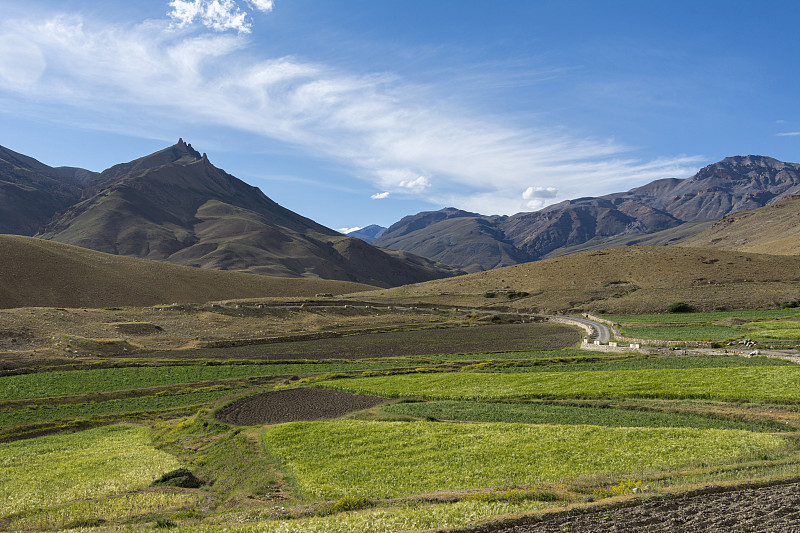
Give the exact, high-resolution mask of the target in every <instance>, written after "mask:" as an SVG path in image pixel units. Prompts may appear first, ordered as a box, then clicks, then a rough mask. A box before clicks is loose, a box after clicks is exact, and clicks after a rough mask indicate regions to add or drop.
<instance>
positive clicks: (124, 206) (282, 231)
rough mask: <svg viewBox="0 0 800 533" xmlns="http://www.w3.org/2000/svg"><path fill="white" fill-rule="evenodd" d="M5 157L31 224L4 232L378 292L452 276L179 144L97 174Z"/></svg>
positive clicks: (7, 227) (446, 269) (441, 267)
mask: <svg viewBox="0 0 800 533" xmlns="http://www.w3.org/2000/svg"><path fill="white" fill-rule="evenodd" d="M6 153H9V154H12V155H13V156H14V157H15V159H13V161H12V162H10V163H6V165H7V166H8V167H10V168H11V169H12V170H13V172H12V171H9V172H3V174H2V176H3V177H2V179H3V180H5V181H3V182H0V185H2V186H5V185H4V184H6V183H9V184H10V185H8V186H6V188H8V189H9V190H12V191H13V192H14V194H17V195H19V194H28V195H29V196H31V200H30V201H28V202H26V205H32V206H35V208H31V213H30V215H29V216H28V219H30V221H29V222H27V223H26V224H25V225H22V224H19V223H17V224H15V225H13V224H6V225H5V226H3V227H2V229H0V231H3V232H6V233H16V234H27V235H31V234H34V233H35V232H36V231H37V230H38V231H39V234H38V235H37V236H39V237H41V238H44V239H49V240H54V241H58V242H62V243H67V244H73V245H76V246H81V247H84V248H90V249H92V250H97V251H101V252H107V253H112V254H118V255H126V256H133V257H140V258H146V259H155V260H159V261H168V262H171V263H176V264H180V265H187V266H194V267H201V268H210V269H219V270H237V271H243V272H249V273H256V274H268V275H275V276H285V277H312V278H313V277H319V278H323V279H336V280H344V281H354V282H361V283H368V284H371V285H376V286H383V287H386V286H393V285H401V284H406V283H415V282H419V281H426V280H430V279H436V278H439V277H442V276H448V275H454V274H457V273H459V272H458V271H457V270H455V269H453V268H450V267H447V266H445V265H437V264H435V263H433V262H432V261H430V260H427V259H424V258H422V257H415V256H414V255H413V254H409V253H405V252H399V251H395V250H381V249H378V248H375V247H373V246H371V245H369V244H366V243H364V242H363V241H360V240H358V239H353V238H351V237H345V236H343V235H341V234H340V233H338V232H336V231H334V230H332V229H329V228H326V227H325V226H322V225H320V224H317V223H316V222H314V221H313V220H310V219H308V218H305V217H303V216H300V215H298V214H297V213H294V212H292V211H290V210H288V209H285V208H283V207H281V206H280V205H278V204H277V203H275V202H273V201H272V200H270V199H269V198H268V197H267V196H265V195H264V194H263V193H262V192H261V191H260V190H259V189H257V188H256V187H252V186H250V185H247V184H246V183H244V182H243V181H241V180H239V179H237V178H235V177H233V176H231V175H230V174H227V173H226V172H224V171H222V170H220V169H218V168H216V167H215V166H213V165H212V164H211V163H210V162H209V160H208V158H207V157H206V156H205V154H203V155H201V154H200V153H199V152H197V151H196V150H194V149H193V148H192V147H191V145H188V144H186V143H184V142H183V140H180V141H179V142H178V143H177V144H176V145H174V146H171V147H169V148H166V149H164V150H161V151H159V152H156V153H154V154H151V155H148V156H146V157H143V158H140V159H137V160H135V161H131V162H129V163H124V164H120V165H116V166H113V167H111V168H109V169H108V170H106V171H104V172H102V173H101V174H99V175H98V174H93V173H88V172H86V171H80V170H77V169H50V168H49V167H46V166H44V165H41V163H38V162H36V161H34V160H32V159H30V158H26V157H25V156H20V155H19V154H14V153H13V152H10V151H8V152H0V155H4V154H6ZM7 158H8V159H11V156H7ZM17 169H21V170H17ZM6 175H8V176H9V177H8V178H7V177H6ZM19 176H21V177H19ZM22 178H25V181H24V182H23V181H22ZM12 179H14V180H16V181H12ZM17 182H21V184H20V183H17ZM11 187H15V188H16V189H19V190H20V191H21V192H19V193H17V192H16V189H11ZM0 198H3V199H8V198H11V199H12V200H13V198H12V197H11V196H10V195H9V194H3V195H2V196H0ZM9 201H11V200H9ZM1 205H3V204H2V203H0V206H1ZM9 213H10V215H11V218H13V216H14V215H15V213H14V211H13V210H11V209H9ZM45 223H47V224H46V226H44V227H42V225H43V224H45Z"/></svg>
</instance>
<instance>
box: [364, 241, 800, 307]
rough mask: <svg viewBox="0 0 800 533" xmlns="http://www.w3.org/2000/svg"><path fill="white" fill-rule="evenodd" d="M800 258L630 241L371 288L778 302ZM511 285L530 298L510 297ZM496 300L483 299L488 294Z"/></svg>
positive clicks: (574, 298) (631, 303)
mask: <svg viewBox="0 0 800 533" xmlns="http://www.w3.org/2000/svg"><path fill="white" fill-rule="evenodd" d="M799 279H800V258H798V257H790V256H772V255H763V254H746V253H740V252H729V251H722V250H706V249H698V248H679V247H644V246H630V247H622V248H609V249H606V250H599V251H593V252H584V253H580V254H574V255H569V256H566V257H559V258H554V259H546V260H543V261H536V262H532V263H525V264H521V265H515V266H510V267H505V268H500V269H496V270H491V271H486V272H479V273H475V274H469V275H467V276H459V277H456V278H450V279H443V280H436V281H430V282H425V283H419V284H416V285H409V286H405V287H397V288H394V289H388V290H381V291H373V292H370V293H366V294H368V295H370V296H373V297H376V298H387V299H389V298H394V299H396V300H403V299H407V300H414V299H417V300H419V299H422V300H428V301H431V302H441V303H453V304H457V305H474V306H492V305H509V303H511V304H512V305H514V306H516V307H524V308H531V307H532V308H536V309H538V310H541V311H566V310H570V309H571V310H573V311H576V310H588V311H597V310H606V311H608V312H615V313H620V314H621V313H643V312H664V311H666V308H667V307H668V306H669V304H670V303H674V302H676V301H687V302H689V303H691V304H693V305H695V306H696V307H697V308H698V309H702V310H713V309H714V308H715V307H718V306H723V307H727V308H748V307H749V308H756V307H774V306H775V305H777V304H778V303H780V302H783V301H787V300H791V299H793V298H797V297H800V284H798V283H797V282H798V280H799ZM509 290H515V291H524V292H528V293H530V295H529V296H527V297H524V298H521V299H516V300H513V302H511V301H509V300H508V299H507V298H506V297H505V293H506V292H507V291H509ZM490 291H491V292H496V293H497V296H496V297H495V298H485V297H484V294H485V293H486V292H490Z"/></svg>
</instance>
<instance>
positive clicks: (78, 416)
mask: <svg viewBox="0 0 800 533" xmlns="http://www.w3.org/2000/svg"><path fill="white" fill-rule="evenodd" d="M87 314H91V313H87ZM451 314H453V315H454V314H455V313H451ZM701 315H702V316H701ZM799 315H800V314H798V313H795V312H794V311H792V310H779V311H777V310H776V311H775V312H773V311H754V312H750V311H744V312H724V313H702V314H700V313H694V314H693V313H688V314H670V315H666V319H669V320H666V319H664V320H662V318H663V316H662V315H653V316H651V317H646V319H644V320H638V319H639V318H640V317H615V319H616V320H618V321H619V322H620V323H621V324H622V325H623V328H654V329H655V330H659V331H664V330H668V329H669V328H672V329H674V330H678V329H681V331H683V332H684V333H686V335H685V336H686V337H687V338H689V337H698V336H699V335H707V336H709V335H710V336H713V335H715V334H718V335H719V336H722V335H723V333H722V332H723V331H725V335H726V336H725V337H724V339H728V338H730V337H735V336H737V335H745V334H746V335H748V336H750V337H752V338H768V337H767V336H766V335H770V334H771V333H770V332H774V331H782V332H785V333H784V334H783V335H784V336H783V337H781V338H782V339H785V338H787V336H789V335H791V334H792V333H791V332H793V331H794V330H795V329H800V320H799V319H798V318H797V317H798V316H799ZM654 317H655V318H654ZM728 319H735V320H734V321H732V322H725V323H718V322H721V321H724V320H728ZM231 320H233V319H231ZM453 320H455V319H453ZM467 320H472V319H465V321H467ZM406 322H407V318H406V317H404V318H403V321H399V322H398V325H403V324H405V323H406ZM387 324H388V320H387V318H386V317H382V325H383V327H385V326H386V325H387ZM350 325H351V324H350V323H348V327H349V326H350ZM264 327H265V328H269V327H270V326H269V325H267V326H264ZM692 328H694V329H696V330H697V331H696V332H691V333H690V331H693V329H692ZM386 330H387V331H385V332H383V333H369V334H361V335H345V336H342V337H334V338H325V339H317V340H303V341H295V342H280V343H273V344H253V345H246V346H238V347H233V348H213V349H212V348H204V349H186V350H180V351H176V350H173V349H165V350H163V351H160V352H158V351H156V352H149V353H146V354H141V355H137V354H135V353H123V354H115V355H113V356H105V357H97V356H91V355H83V354H72V355H71V356H69V357H70V359H64V362H63V363H60V364H63V365H65V367H67V368H69V366H66V365H70V364H72V363H75V364H82V365H84V367H85V369H84V370H53V371H42V370H41V369H39V368H35V367H34V366H33V365H32V366H31V367H30V369H32V370H35V371H33V372H31V373H28V374H19V375H6V376H2V377H0V471H2V472H3V474H2V475H0V530H12V531H57V530H62V529H77V530H84V529H85V530H87V531H88V530H91V531H132V532H135V531H143V530H152V529H153V528H154V527H155V528H156V529H158V530H165V531H166V530H169V531H176V532H184V531H186V532H188V531H208V532H216V531H219V532H222V531H231V530H235V531H254V532H255V531H260V532H276V533H277V532H283V533H287V532H319V533H323V532H327V533H334V532H347V533H353V532H355V533H358V532H363V533H374V532H386V533H389V532H395V531H418V530H427V529H434V530H437V529H443V528H444V529H446V528H460V527H467V526H470V525H475V524H480V523H485V522H489V521H493V520H497V519H498V518H499V517H503V516H507V515H514V514H518V513H541V512H547V511H551V510H560V509H564V508H568V507H570V506H574V505H579V504H585V503H588V502H591V501H594V500H601V501H605V499H606V498H609V497H613V498H626V497H628V496H629V495H630V494H631V491H632V488H633V487H636V488H637V490H638V491H644V493H645V495H646V496H647V497H650V496H658V495H661V494H664V493H667V492H669V491H673V490H684V489H685V488H688V487H694V486H696V485H698V484H700V485H702V484H704V483H724V482H734V481H738V482H741V481H746V480H751V479H781V478H790V477H796V476H800V453H798V452H800V449H799V448H798V442H799V441H798V432H800V367H798V366H797V365H796V364H794V363H791V362H788V361H784V360H780V359H767V358H763V357H751V358H742V357H738V356H734V355H703V356H683V355H678V354H677V353H674V354H673V353H671V352H670V353H666V352H662V353H654V354H642V353H602V352H592V351H584V350H580V349H578V348H577V343H578V341H579V340H580V338H581V335H582V333H581V332H580V331H578V330H577V329H574V328H571V327H568V326H562V325H558V326H556V325H550V324H520V323H506V324H490V325H479V326H478V325H472V326H470V327H448V328H438V327H437V323H436V322H432V323H431V324H430V329H417V330H413V331H402V330H397V331H392V328H391V327H386ZM729 330H730V331H735V332H737V333H735V334H734V335H728V333H729ZM627 331H628V330H627V329H626V332H627ZM715 332H716V333H715ZM759 332H761V333H763V336H761V337H759V336H758V335H759V334H760V333H759ZM671 340H674V339H671ZM691 340H694V339H691ZM92 365H99V366H100V367H94V368H92ZM112 365H113V367H111V366H112ZM126 365H130V366H126ZM364 395H371V396H364ZM86 428H90V429H86ZM178 468H182V469H185V470H188V471H190V472H191V473H192V474H193V476H195V477H194V481H191V479H190V481H189V482H187V483H186V484H182V483H184V482H183V481H181V482H180V483H179V482H175V483H172V482H170V483H168V484H167V486H161V485H158V484H157V483H155V482H156V480H158V479H159V478H160V477H162V475H165V474H168V473H170V472H173V473H175V472H185V470H176V469H178ZM170 475H171V474H170ZM176 475H177V474H176ZM181 475H183V474H181ZM167 478H168V479H172V478H169V476H167ZM195 482H196V484H195ZM157 485H158V486H157Z"/></svg>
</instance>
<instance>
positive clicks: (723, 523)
mask: <svg viewBox="0 0 800 533" xmlns="http://www.w3.org/2000/svg"><path fill="white" fill-rule="evenodd" d="M629 505H630V504H628V505H624V504H623V505H620V506H603V507H600V508H598V509H596V510H591V511H589V512H585V511H580V510H579V511H569V512H564V513H557V514H552V515H545V516H546V518H545V519H544V520H541V521H537V522H534V523H528V524H519V525H511V524H508V525H497V524H495V525H488V526H484V527H480V528H472V529H466V530H460V531H463V532H466V531H469V532H470V533H489V532H491V533H555V532H558V533H562V532H564V531H569V532H570V533H600V532H604V533H608V532H628V531H636V532H639V533H656V532H672V533H684V532H685V533H695V532H700V531H703V532H705V531H719V532H723V531H724V532H739V531H740V532H742V533H745V532H765V531H768V532H770V533H791V532H797V531H800V483H797V482H796V481H795V482H792V483H781V484H776V485H772V486H768V487H760V488H745V489H739V490H721V489H720V491H719V492H715V491H714V489H713V488H711V489H705V490H700V491H696V492H694V493H688V494H684V495H681V496H679V497H675V498H668V499H656V500H653V501H645V502H644V503H641V504H639V505H635V506H629ZM527 521H528V522H530V520H527ZM453 533H456V532H453Z"/></svg>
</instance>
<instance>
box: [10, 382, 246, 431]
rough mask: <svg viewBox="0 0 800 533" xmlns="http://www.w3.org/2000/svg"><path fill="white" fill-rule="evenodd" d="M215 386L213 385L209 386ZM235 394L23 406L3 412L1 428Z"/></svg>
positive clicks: (211, 392) (227, 391) (223, 392)
mask: <svg viewBox="0 0 800 533" xmlns="http://www.w3.org/2000/svg"><path fill="white" fill-rule="evenodd" d="M209 388H213V387H209ZM229 394H231V390H230V389H227V388H225V389H222V390H208V391H200V392H186V393H182V394H169V395H162V396H143V397H141V398H130V399H125V400H109V401H106V402H87V403H78V404H61V405H52V406H35V407H23V408H21V409H9V410H6V411H0V427H7V426H12V425H15V424H31V423H42V422H51V421H54V420H66V419H86V418H93V417H107V416H111V415H117V416H123V415H130V414H133V413H146V412H154V411H164V410H169V409H175V408H180V407H188V406H198V405H202V404H205V403H208V402H212V401H214V400H216V399H218V398H221V397H223V396H227V395H229Z"/></svg>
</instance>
